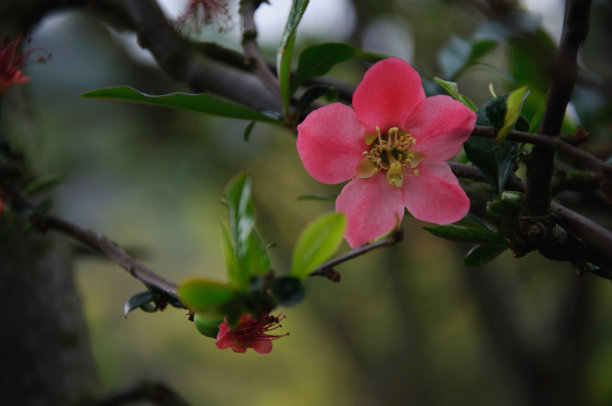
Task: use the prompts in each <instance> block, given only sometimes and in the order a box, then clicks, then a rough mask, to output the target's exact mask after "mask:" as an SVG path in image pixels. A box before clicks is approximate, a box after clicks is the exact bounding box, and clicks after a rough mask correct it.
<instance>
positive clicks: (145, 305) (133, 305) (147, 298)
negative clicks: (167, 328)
mask: <svg viewBox="0 0 612 406" xmlns="http://www.w3.org/2000/svg"><path fill="white" fill-rule="evenodd" d="M156 297H157V294H156V293H155V292H153V291H151V290H145V291H144V292H139V293H136V294H135V295H134V296H132V297H131V298H130V299H129V300H128V301H127V302H125V306H123V316H124V317H125V318H126V319H127V315H128V313H129V312H131V311H132V310H134V309H137V308H139V307H140V308H141V309H142V310H143V311H145V312H149V313H150V312H154V311H156V310H157V305H156V304H155V299H156Z"/></svg>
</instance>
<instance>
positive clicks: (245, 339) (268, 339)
mask: <svg viewBox="0 0 612 406" xmlns="http://www.w3.org/2000/svg"><path fill="white" fill-rule="evenodd" d="M284 318H285V317H284V316H282V315H280V314H279V315H278V316H271V315H270V313H264V314H262V315H260V316H258V317H257V318H253V317H251V316H249V315H247V314H243V315H241V316H240V319H239V320H238V323H237V324H236V325H235V326H234V327H233V328H232V327H231V326H230V324H229V323H228V322H227V320H226V321H224V322H223V323H221V324H219V334H217V342H216V345H217V347H218V348H219V349H221V350H224V349H226V348H231V349H232V351H234V352H241V353H242V352H246V350H247V348H252V349H253V350H255V352H257V353H259V354H267V353H269V352H270V351H272V340H275V339H277V338H280V337H284V336H286V335H288V334H289V333H287V334H281V335H276V334H269V333H268V332H269V331H272V330H276V329H277V328H280V327H282V326H281V325H280V324H279V323H280V321H281V320H282V319H284Z"/></svg>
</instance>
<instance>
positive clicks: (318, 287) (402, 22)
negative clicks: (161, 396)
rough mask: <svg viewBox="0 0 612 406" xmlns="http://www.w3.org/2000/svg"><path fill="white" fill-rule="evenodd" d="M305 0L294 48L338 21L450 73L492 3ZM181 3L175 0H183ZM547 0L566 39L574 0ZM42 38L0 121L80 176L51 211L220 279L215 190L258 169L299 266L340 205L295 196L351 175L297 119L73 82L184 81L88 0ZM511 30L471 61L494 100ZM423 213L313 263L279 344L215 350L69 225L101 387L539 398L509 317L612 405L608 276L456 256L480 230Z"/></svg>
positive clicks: (534, 347)
mask: <svg viewBox="0 0 612 406" xmlns="http://www.w3.org/2000/svg"><path fill="white" fill-rule="evenodd" d="M177 3H179V2H177ZM270 3H271V5H263V6H262V10H260V11H259V12H258V18H259V20H258V22H259V23H260V30H261V31H262V33H261V38H262V44H261V45H262V47H264V52H265V54H266V55H267V56H269V57H270V58H272V56H273V55H274V47H275V45H276V44H277V42H278V37H275V35H278V32H280V29H279V28H278V27H281V28H282V25H283V22H282V19H283V17H284V16H285V15H286V12H287V11H286V10H287V8H286V6H285V8H282V7H283V5H282V3H284V1H281V0H276V1H270ZM311 3H312V7H311V8H312V9H313V10H314V9H315V5H316V4H317V3H318V5H316V7H319V8H318V9H316V10H319V11H316V10H314V11H311V10H309V11H308V12H307V16H308V15H310V14H312V16H310V17H308V18H309V19H312V20H313V21H314V23H309V24H311V27H310V28H308V24H307V23H306V22H305V23H304V28H303V29H302V31H300V34H299V35H300V37H299V38H300V41H299V42H298V47H299V48H303V47H304V46H306V45H307V44H311V43H316V42H322V41H329V40H337V41H349V42H350V43H352V44H354V45H361V44H365V45H364V46H367V47H369V48H371V49H375V50H377V51H379V52H385V53H388V54H393V55H398V56H401V57H403V58H405V59H407V60H408V61H410V62H411V63H413V64H414V65H415V66H417V67H418V69H419V70H420V72H421V73H422V74H423V75H424V77H425V79H431V78H432V77H433V76H434V75H442V73H441V72H442V69H443V68H442V67H441V66H440V64H439V63H438V52H439V51H440V49H442V48H443V47H444V46H445V44H447V43H448V41H449V40H450V38H451V36H452V35H456V36H459V37H462V38H467V39H469V38H470V37H471V35H472V34H473V33H474V32H475V29H476V28H477V27H478V26H479V25H480V24H482V23H484V22H486V21H488V20H490V19H491V18H494V17H495V15H494V13H493V12H491V13H487V12H486V10H487V4H489V3H491V4H492V3H496V2H479V1H465V2H451V1H396V2H393V1H378V2H367V1H364V0H355V2H354V3H352V2H350V1H348V0H347V1H339V0H338V1H337V4H336V5H335V6H334V7H336V8H337V10H336V9H334V8H332V9H329V13H330V14H332V16H333V18H332V17H329V18H327V19H326V20H321V18H322V17H321V16H322V14H320V13H321V10H325V7H331V6H330V4H331V3H327V2H325V1H323V0H312V1H311ZM321 3H327V6H326V5H325V4H323V6H321ZM497 3H500V4H501V3H504V2H497ZM507 3H511V2H507ZM530 3H533V4H531V6H533V5H534V4H535V5H536V6H537V5H538V4H537V3H538V2H530ZM544 3H545V4H544ZM549 3H550V4H549ZM594 3H595V7H596V9H597V10H599V12H594V13H593V19H592V25H593V27H592V31H591V34H590V37H589V40H588V42H587V44H586V51H587V52H588V53H585V55H584V57H583V60H582V61H583V63H587V64H589V63H590V65H588V67H589V68H591V69H593V70H594V71H595V72H596V73H598V74H599V75H600V77H601V78H602V80H607V77H606V75H609V72H610V71H609V70H608V68H609V60H610V55H609V53H606V52H602V49H604V48H605V49H608V48H607V47H608V45H609V42H606V41H605V39H606V38H609V29H608V27H606V26H605V24H602V23H601V22H602V21H605V19H604V17H605V16H606V15H609V14H610V7H609V3H607V2H603V1H601V2H599V1H595V2H594ZM181 4H184V3H180V4H179V6H180V5H181ZM179 6H177V5H172V4H165V7H166V10H167V11H168V13H169V14H170V15H176V13H177V10H179V11H180V7H179ZM235 6H236V5H235V4H233V3H232V7H231V8H230V9H231V10H235ZM481 6H482V7H481ZM539 6H540V7H541V9H540V11H541V12H544V13H545V14H544V15H543V16H544V21H545V22H546V23H551V24H552V25H551V26H549V28H548V29H550V30H551V31H552V32H553V33H554V34H555V36H554V37H553V38H557V37H558V33H559V30H560V19H561V18H562V10H563V6H562V2H560V1H551V2H540V3H539ZM545 6H546V7H545ZM321 7H322V8H321ZM264 9H266V10H264ZM173 13H174V14H173ZM309 13H310V14H309ZM317 13H319V14H317ZM333 13H336V14H333ZM606 13H608V14H606ZM259 14H265V16H266V17H265V18H264V17H262V16H259ZM317 16H318V17H317ZM328 20H329V21H328ZM317 21H318V24H317ZM325 21H328V22H325ZM326 24H327V25H326ZM233 26H234V29H233V30H232V31H230V32H229V33H225V34H219V33H217V31H216V27H214V26H213V27H204V29H203V31H202V32H200V33H197V32H192V35H193V36H201V37H202V38H205V39H206V40H209V41H211V40H212V41H219V42H220V43H222V44H224V45H226V46H228V47H232V48H234V49H240V48H239V38H238V35H239V33H238V26H239V20H238V17H237V16H236V15H234V16H233ZM274 30H277V31H274ZM555 30H556V31H555ZM606 30H608V31H606ZM275 33H276V34H275ZM32 47H33V48H36V49H39V50H42V51H44V52H45V53H46V52H51V53H52V58H51V59H50V60H49V61H48V62H46V63H44V64H32V65H30V66H28V68H27V74H28V75H30V76H31V77H32V80H31V82H30V83H29V84H28V85H26V86H21V87H16V88H14V89H13V90H12V91H11V93H10V94H9V95H7V97H6V98H5V100H4V115H3V116H4V118H5V120H4V123H3V126H4V128H3V130H4V133H5V134H7V135H8V139H9V140H10V142H11V143H12V144H13V146H14V147H16V148H17V149H19V150H21V151H23V152H24V153H25V154H26V156H27V159H28V162H29V165H30V166H31V167H32V168H33V170H34V171H35V172H36V173H39V174H51V173H58V174H59V173H63V174H66V175H67V178H66V180H65V181H64V182H63V183H61V184H60V185H59V186H58V187H57V188H56V189H55V191H54V201H55V206H54V209H53V212H54V213H56V214H57V215H59V216H62V217H64V218H66V219H68V220H70V221H73V222H75V223H77V224H80V225H82V226H84V227H86V228H91V229H93V230H96V231H98V232H100V233H102V234H104V235H106V236H108V237H109V238H111V239H112V240H114V241H116V242H118V243H119V244H120V245H121V246H123V247H126V248H127V249H128V250H130V249H131V250H134V252H136V253H137V254H136V256H137V258H138V259H139V260H141V261H142V262H144V263H145V264H146V265H147V266H150V267H151V268H152V269H154V270H156V271H157V272H158V273H160V274H161V275H163V276H165V277H167V278H168V279H170V280H173V281H175V282H180V281H181V280H183V279H185V278H187V277H190V276H205V277H210V278H216V279H219V280H225V278H226V277H225V267H224V263H223V258H222V253H221V249H220V248H221V244H220V240H219V224H220V221H221V220H222V219H225V218H226V217H225V216H226V213H225V209H224V207H223V206H222V205H221V204H220V199H221V197H222V191H223V187H224V185H225V184H226V183H227V182H228V180H229V179H231V177H232V176H233V175H235V174H236V173H237V172H239V171H242V170H248V171H250V172H251V173H252V174H253V178H254V182H255V186H254V187H255V199H256V204H257V208H258V222H259V223H258V227H259V230H260V232H261V234H262V235H263V237H264V240H265V241H266V242H276V243H277V245H276V247H274V248H271V249H270V251H269V252H270V255H271V257H272V260H273V264H274V267H275V270H276V271H277V272H279V273H282V272H286V271H287V270H288V267H289V264H290V262H289V261H290V254H291V250H292V247H293V244H294V242H295V240H296V237H297V235H298V233H299V230H300V229H301V228H302V227H303V226H304V225H305V224H306V223H307V222H308V221H310V220H311V219H313V218H314V217H315V216H317V215H319V214H321V213H324V212H327V211H330V210H333V204H332V203H329V202H315V201H298V200H297V199H298V197H299V196H301V195H306V194H317V193H320V194H331V193H337V192H338V191H339V190H340V186H326V185H322V184H319V183H318V182H316V181H314V180H313V179H311V178H310V177H309V176H308V174H307V173H306V172H305V170H304V169H303V167H302V165H301V163H300V161H299V158H298V156H297V153H296V150H295V136H294V134H291V133H288V132H284V131H282V130H281V129H279V128H275V127H272V126H268V125H264V124H258V125H256V126H255V129H254V131H253V133H252V135H251V138H250V141H249V142H248V143H247V142H245V141H244V140H243V137H242V134H243V130H244V128H245V126H246V124H247V123H245V122H238V121H232V120H228V119H217V118H214V117H209V116H204V115H198V114H194V113H187V112H180V111H171V110H166V109H162V108H156V107H149V106H142V105H131V104H122V103H118V102H108V101H96V100H86V99H80V98H79V95H80V94H81V93H82V92H85V91H87V90H92V89H96V88H100V87H107V86H115V85H119V84H126V85H130V86H133V87H136V88H138V89H140V90H143V91H145V92H148V93H154V94H155V93H164V92H170V91H188V89H187V88H186V87H185V86H184V85H182V84H180V83H176V82H172V81H170V80H169V79H167V77H166V76H165V75H164V74H163V73H162V72H161V71H160V70H158V69H157V68H156V66H155V65H154V64H153V63H151V62H150V59H148V57H147V55H146V54H142V53H138V52H136V51H135V49H136V48H137V45H135V40H134V38H133V37H130V36H124V35H120V34H118V33H116V32H114V31H113V30H112V29H110V28H109V27H107V26H105V25H103V24H100V23H98V21H97V20H96V18H95V16H93V15H90V14H88V13H86V12H76V11H75V12H62V13H58V14H53V15H50V16H48V17H47V18H46V19H45V20H43V22H42V24H41V25H40V26H39V27H38V28H37V29H36V31H34V33H33V34H32ZM509 48H510V45H508V43H506V42H504V43H502V44H501V45H499V46H498V47H496V48H495V50H494V51H493V52H492V53H491V54H489V55H487V56H486V57H485V59H484V60H483V61H481V62H482V63H481V64H479V65H476V66H473V67H471V68H470V69H469V70H468V71H467V72H466V73H464V74H463V75H461V76H460V77H459V84H460V89H461V91H462V92H463V93H465V94H466V95H468V96H469V97H470V98H472V99H473V100H474V101H476V102H477V103H478V104H481V103H483V102H484V101H486V100H487V99H488V98H489V94H488V86H489V83H490V82H492V83H493V84H494V86H495V88H496V89H497V90H498V92H499V93H503V92H504V91H507V90H511V89H512V88H513V86H514V85H513V84H512V83H510V82H509V81H508V78H507V75H506V74H504V73H503V72H501V70H508V69H509V66H511V65H512V60H511V54H512V52H510V51H509ZM594 55H597V56H594ZM270 60H272V59H270ZM365 68H366V66H365V65H364V64H363V63H359V62H347V63H344V64H342V65H340V66H338V67H337V68H335V69H334V71H333V72H332V73H333V74H334V75H335V76H337V77H339V78H340V79H343V80H345V81H347V82H349V83H351V84H354V85H356V84H357V83H358V82H359V80H360V78H361V76H362V74H363V71H364V69H365ZM577 92H578V94H579V95H583V97H582V99H581V100H583V101H584V103H583V104H580V105H576V106H574V107H575V109H574V110H577V111H579V112H580V111H582V112H583V115H581V116H579V118H578V122H583V123H584V122H585V121H587V120H588V121H587V122H588V124H590V127H588V129H589V130H590V131H591V133H592V135H593V137H594V139H595V140H596V141H601V142H606V137H607V135H608V133H607V132H606V131H608V132H609V131H610V119H609V118H606V116H605V114H603V113H602V112H605V111H608V109H609V103H608V100H607V99H606V97H605V96H602V95H599V94H595V93H596V92H594V91H593V90H592V89H588V88H585V89H578V90H577ZM606 120H607V121H606ZM602 134H603V135H602ZM607 140H608V141H607V142H608V143H609V138H607ZM422 226H423V224H422V223H420V222H418V221H415V220H413V219H410V218H406V219H405V220H404V223H403V228H404V230H405V240H404V241H403V242H402V243H400V244H398V245H397V246H394V247H391V248H385V249H382V250H380V251H378V252H373V253H371V254H369V255H366V256H364V257H361V258H359V259H356V260H354V261H350V262H348V263H346V264H343V265H341V266H339V267H338V271H340V272H341V273H342V282H341V283H339V284H334V283H332V282H330V281H328V280H325V279H322V278H321V279H319V278H317V279H312V280H308V281H307V289H308V291H307V298H306V300H305V301H304V302H302V303H300V304H299V305H298V306H296V307H292V308H289V309H286V310H285V315H286V316H287V318H286V319H285V320H284V321H283V323H282V324H283V330H282V331H283V332H290V335H289V336H288V337H284V338H282V339H280V340H278V341H275V342H274V350H273V351H272V353H270V354H269V355H266V356H261V355H258V354H255V353H254V352H252V351H248V352H247V353H246V354H234V353H232V352H231V351H229V350H225V351H220V350H218V349H217V348H216V347H215V345H214V341H213V340H211V339H209V338H206V337H203V336H201V335H199V334H198V332H197V331H196V329H195V328H194V326H193V324H192V323H190V322H188V321H187V316H186V314H185V313H186V312H185V311H182V310H176V309H167V310H166V311H164V312H161V313H155V314H146V313H143V312H140V311H134V312H132V313H130V314H129V317H128V318H127V320H126V319H124V318H123V304H124V303H125V301H126V300H127V299H128V298H129V297H130V296H131V295H133V294H135V293H137V292H139V291H141V290H143V287H142V285H141V284H140V283H139V282H138V281H136V280H134V279H132V278H131V277H130V276H129V275H128V274H127V273H125V272H124V271H123V270H122V269H121V268H119V267H118V266H116V265H115V264H113V263H110V262H108V261H105V260H103V259H101V258H97V257H94V256H91V255H87V254H86V253H85V252H83V251H82V250H79V249H77V244H73V246H74V248H75V249H74V251H75V255H77V260H76V274H75V276H76V279H77V283H78V289H79V292H80V295H81V298H82V302H83V305H84V310H85V313H86V316H87V319H88V321H89V327H90V334H91V340H92V344H93V351H94V354H95V359H96V361H97V364H98V368H99V375H100V378H101V381H102V383H103V386H104V389H105V390H106V391H112V390H118V389H121V388H123V387H126V386H129V385H131V384H134V383H135V382H138V381H142V380H159V381H163V382H166V383H167V384H169V385H170V386H171V387H173V388H174V389H175V390H176V391H177V392H179V393H180V394H181V395H182V396H184V397H185V399H186V400H188V401H189V402H190V403H191V404H193V405H238V404H244V405H266V406H267V405H285V404H291V405H296V406H299V405H392V404H397V405H400V404H417V405H426V404H430V405H442V404H456V405H461V404H469V405H491V404H495V405H518V404H528V402H527V401H526V400H525V399H526V398H525V396H527V397H528V396H529V395H526V393H527V392H525V391H526V389H525V386H524V383H521V379H527V378H525V376H524V375H522V373H521V371H519V370H516V369H513V368H514V367H513V366H512V365H511V362H509V361H508V357H507V354H505V355H504V351H505V350H504V349H505V348H506V347H505V346H504V345H505V344H507V343H501V342H500V341H499V336H496V335H495V334H494V333H493V334H492V332H491V331H492V330H495V329H497V331H498V332H499V331H502V332H503V331H505V330H504V329H508V330H509V331H513V332H514V333H516V337H518V340H519V341H520V343H521V345H524V346H525V348H529V349H530V352H529V355H528V358H529V357H532V358H533V360H532V361H534V364H537V365H540V366H543V368H544V369H543V374H544V375H545V376H546V375H547V370H546V366H547V365H548V367H549V368H550V369H551V371H549V372H550V373H551V376H552V375H554V369H555V368H557V364H556V362H560V361H562V359H563V357H564V354H570V353H571V356H570V355H568V359H570V360H572V362H576V365H575V366H572V368H574V367H575V368H576V371H577V374H576V379H575V380H572V381H571V382H564V381H558V382H552V383H551V384H552V385H553V386H555V385H559V386H560V387H562V386H564V385H574V386H575V387H576V390H577V392H578V393H579V398H578V399H579V400H580V404H592V405H609V404H612V384H611V381H610V374H612V323H611V319H612V310H611V309H612V286H610V283H609V282H606V281H605V280H599V279H596V278H593V277H587V278H583V279H578V278H577V277H576V276H575V272H574V271H573V270H572V269H571V268H570V266H569V265H568V264H565V263H554V262H550V261H547V260H545V259H543V258H541V257H539V256H538V255H537V254H530V255H528V256H527V257H526V258H523V259H520V260H516V259H513V258H512V257H511V255H510V254H505V255H503V256H502V257H501V258H499V259H497V260H496V261H495V262H493V263H492V264H491V265H489V266H486V267H483V268H480V269H465V268H463V266H462V265H461V264H462V256H463V255H464V254H465V252H466V251H467V249H468V248H469V247H467V246H457V245H455V244H451V243H448V242H446V241H443V240H440V239H437V238H435V237H433V236H431V235H429V234H428V233H427V232H425V231H423V230H422V229H421V227H422ZM56 238H60V239H65V238H64V237H62V236H59V237H56ZM342 249H343V250H348V246H347V245H346V244H344V245H343V247H342ZM576 289H579V290H581V292H582V294H585V295H586V296H587V297H586V299H585V300H586V304H584V305H583V307H581V308H580V309H581V311H584V313H583V318H582V320H581V324H580V325H579V326H577V328H580V329H581V331H582V332H583V333H584V337H583V339H581V340H580V341H578V344H579V347H578V348H576V347H574V345H576V343H577V342H575V341H568V342H567V345H568V346H569V347H568V348H564V347H563V339H562V337H561V339H560V337H559V336H558V334H557V330H556V328H557V327H558V326H559V325H560V324H562V320H564V317H565V314H564V313H563V311H564V309H567V308H568V307H567V306H570V308H571V305H568V304H567V303H566V301H567V300H566V299H567V298H568V296H571V295H574V294H575V290H576ZM498 306H501V308H503V309H505V310H506V311H505V312H503V313H500V314H498V315H497V316H494V317H493V320H496V323H497V324H496V325H495V326H492V325H491V324H490V322H491V319H490V318H488V317H487V316H486V314H487V311H489V310H492V309H493V310H494V309H496V308H497V307H498ZM483 315H484V316H483ZM516 337H515V338H516ZM507 338H508V339H509V340H512V339H513V338H512V337H510V336H508V337H507ZM557 341H561V344H559V343H557ZM556 345H558V348H557V347H555V346H556ZM551 356H552V358H551V359H550V360H548V359H546V357H551ZM540 358H542V359H541V360H540ZM530 359H531V358H530ZM521 376H522V378H521Z"/></svg>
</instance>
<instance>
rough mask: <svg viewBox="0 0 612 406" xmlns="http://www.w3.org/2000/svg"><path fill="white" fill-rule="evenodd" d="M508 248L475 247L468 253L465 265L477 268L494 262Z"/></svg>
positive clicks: (498, 246)
mask: <svg viewBox="0 0 612 406" xmlns="http://www.w3.org/2000/svg"><path fill="white" fill-rule="evenodd" d="M507 249H508V247H507V246H504V245H475V246H474V247H472V249H471V250H470V251H469V252H468V253H467V255H466V256H465V259H464V260H463V265H465V266H469V267H470V268H476V267H479V266H481V265H484V264H486V263H488V262H491V261H493V260H494V259H495V258H497V257H498V256H499V255H500V254H501V253H502V252H504V251H505V250H507Z"/></svg>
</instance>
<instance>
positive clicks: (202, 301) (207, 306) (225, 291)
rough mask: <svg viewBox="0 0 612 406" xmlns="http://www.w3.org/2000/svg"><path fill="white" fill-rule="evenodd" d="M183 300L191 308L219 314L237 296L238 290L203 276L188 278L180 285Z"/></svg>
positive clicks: (179, 289)
mask: <svg viewBox="0 0 612 406" xmlns="http://www.w3.org/2000/svg"><path fill="white" fill-rule="evenodd" d="M178 293H179V296H180V298H181V301H182V302H183V303H184V304H185V305H186V306H187V307H188V308H189V309H191V310H194V311H196V312H202V313H205V314H207V315H219V314H222V313H223V308H224V307H225V306H226V305H228V304H229V303H230V302H232V301H233V300H234V299H235V297H236V293H237V292H236V290H235V289H234V288H233V287H231V286H229V285H226V284H222V283H219V282H216V281H211V280H207V279H201V278H193V279H188V280H186V281H185V282H183V283H181V284H180V285H179V287H178Z"/></svg>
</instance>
